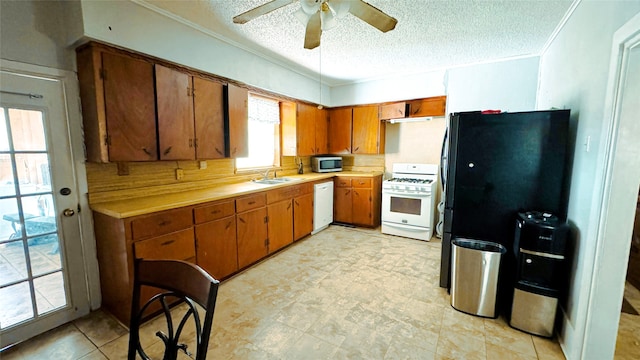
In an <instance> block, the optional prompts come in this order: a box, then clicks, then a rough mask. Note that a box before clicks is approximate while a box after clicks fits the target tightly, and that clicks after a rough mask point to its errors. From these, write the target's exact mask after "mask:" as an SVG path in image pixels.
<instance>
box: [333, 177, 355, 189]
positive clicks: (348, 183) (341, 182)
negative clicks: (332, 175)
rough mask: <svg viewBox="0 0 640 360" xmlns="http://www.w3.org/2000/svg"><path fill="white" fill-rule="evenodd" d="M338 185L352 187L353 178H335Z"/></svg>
mask: <svg viewBox="0 0 640 360" xmlns="http://www.w3.org/2000/svg"><path fill="white" fill-rule="evenodd" d="M335 185H336V187H351V178H346V177H338V178H336V180H335Z"/></svg>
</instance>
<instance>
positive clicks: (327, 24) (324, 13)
mask: <svg viewBox="0 0 640 360" xmlns="http://www.w3.org/2000/svg"><path fill="white" fill-rule="evenodd" d="M320 20H321V24H322V31H325V30H330V29H333V28H334V27H336V25H338V21H337V20H336V18H335V16H334V15H333V13H332V12H331V10H329V6H327V3H323V4H322V8H321V11H320Z"/></svg>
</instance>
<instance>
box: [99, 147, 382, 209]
mask: <svg viewBox="0 0 640 360" xmlns="http://www.w3.org/2000/svg"><path fill="white" fill-rule="evenodd" d="M298 159H300V160H301V161H302V163H303V165H304V172H305V173H308V172H311V163H310V157H308V156H306V157H300V158H298ZM343 159H344V161H343V169H344V170H345V171H365V172H370V171H384V155H347V156H343ZM295 160H296V157H293V156H283V157H282V162H281V164H280V170H279V171H277V174H278V176H287V175H294V174H297V173H298V167H297V166H296V162H295ZM200 164H201V162H200V161H154V162H130V163H127V164H126V166H127V167H128V173H129V174H128V175H118V165H117V164H116V163H108V164H101V163H90V162H88V163H86V169H87V182H88V188H89V203H90V204H92V203H100V202H106V201H115V200H121V199H131V198H137V197H143V196H151V195H163V194H168V193H175V192H180V191H189V190H195V189H201V188H203V187H207V186H216V185H223V184H229V183H237V182H241V181H249V180H251V179H254V178H258V177H260V176H262V172H261V171H255V172H250V171H247V172H241V173H238V174H236V173H235V164H234V160H233V159H219V160H207V161H204V164H206V167H203V168H201V167H200ZM176 169H182V172H183V174H184V175H183V177H182V179H181V180H177V179H176Z"/></svg>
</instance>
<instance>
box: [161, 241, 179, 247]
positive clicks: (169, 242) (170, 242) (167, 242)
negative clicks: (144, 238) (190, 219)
mask: <svg viewBox="0 0 640 360" xmlns="http://www.w3.org/2000/svg"><path fill="white" fill-rule="evenodd" d="M174 242H176V241H175V240H169V241H165V242H163V243H162V244H160V246H167V245H170V244H173V243H174Z"/></svg>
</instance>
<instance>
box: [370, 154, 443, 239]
mask: <svg viewBox="0 0 640 360" xmlns="http://www.w3.org/2000/svg"><path fill="white" fill-rule="evenodd" d="M392 169H393V172H392V176H393V177H392V178H391V179H389V180H385V181H383V182H382V233H384V234H391V235H398V236H404V237H409V238H413V239H419V240H426V241H429V240H430V239H431V236H432V235H433V229H434V221H433V220H434V213H435V196H436V183H437V176H438V165H433V164H409V163H397V164H393V168H392Z"/></svg>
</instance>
